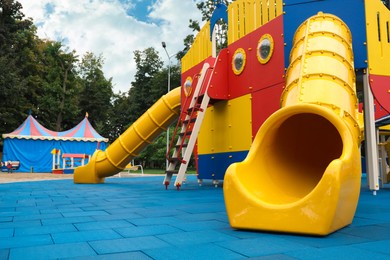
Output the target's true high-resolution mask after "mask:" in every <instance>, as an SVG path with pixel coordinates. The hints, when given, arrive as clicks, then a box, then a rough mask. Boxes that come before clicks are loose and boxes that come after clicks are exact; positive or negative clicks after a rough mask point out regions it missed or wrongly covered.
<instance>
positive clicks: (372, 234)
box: [338, 225, 390, 240]
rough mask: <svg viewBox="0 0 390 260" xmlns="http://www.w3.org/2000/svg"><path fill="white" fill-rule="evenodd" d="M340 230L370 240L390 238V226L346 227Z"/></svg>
mask: <svg viewBox="0 0 390 260" xmlns="http://www.w3.org/2000/svg"><path fill="white" fill-rule="evenodd" d="M338 232H340V233H344V234H349V235H351V236H357V237H362V238H366V239H370V240H390V228H386V227H381V226H376V225H369V226H358V227H346V228H343V229H342V230H340V231H338Z"/></svg>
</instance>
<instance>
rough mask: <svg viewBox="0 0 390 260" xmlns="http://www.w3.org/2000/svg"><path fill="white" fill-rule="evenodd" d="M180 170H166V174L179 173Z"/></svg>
mask: <svg viewBox="0 0 390 260" xmlns="http://www.w3.org/2000/svg"><path fill="white" fill-rule="evenodd" d="M178 172H179V171H177V170H174V171H165V173H166V174H177V173H178Z"/></svg>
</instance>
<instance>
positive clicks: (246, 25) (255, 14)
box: [228, 0, 283, 44]
mask: <svg viewBox="0 0 390 260" xmlns="http://www.w3.org/2000/svg"><path fill="white" fill-rule="evenodd" d="M282 13H283V2H282V0H237V1H235V2H233V3H231V4H230V5H229V7H228V20H229V21H228V23H229V29H228V44H231V43H233V42H235V41H237V40H238V39H240V38H241V37H243V36H245V35H247V34H248V33H250V32H253V31H254V30H256V29H257V28H259V27H260V26H262V25H263V24H266V23H268V22H269V21H271V20H272V19H274V18H275V17H277V16H279V15H281V14H282Z"/></svg>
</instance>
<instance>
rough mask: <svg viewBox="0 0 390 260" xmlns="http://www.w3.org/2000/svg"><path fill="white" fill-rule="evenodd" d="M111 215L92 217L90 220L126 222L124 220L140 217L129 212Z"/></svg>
mask: <svg viewBox="0 0 390 260" xmlns="http://www.w3.org/2000/svg"><path fill="white" fill-rule="evenodd" d="M110 214H111V215H105V216H93V217H92V218H93V219H94V220H96V221H106V220H120V219H123V220H126V219H133V218H140V217H141V216H140V215H138V214H136V213H131V212H127V213H126V212H121V213H120V214H112V213H110Z"/></svg>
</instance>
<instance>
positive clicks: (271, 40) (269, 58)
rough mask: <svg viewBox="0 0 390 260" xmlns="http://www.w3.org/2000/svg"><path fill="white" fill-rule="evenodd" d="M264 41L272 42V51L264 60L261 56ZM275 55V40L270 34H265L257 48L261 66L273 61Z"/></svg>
mask: <svg viewBox="0 0 390 260" xmlns="http://www.w3.org/2000/svg"><path fill="white" fill-rule="evenodd" d="M264 40H268V41H269V42H270V51H269V53H268V56H267V57H266V58H265V59H263V58H262V57H261V55H260V47H261V43H262V41H264ZM273 53H274V39H273V38H272V36H271V35H270V34H264V35H263V36H261V38H260V40H259V41H258V43H257V48H256V55H257V59H258V60H259V62H260V63H261V64H266V63H267V62H269V61H270V60H271V58H272V54H273Z"/></svg>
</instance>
